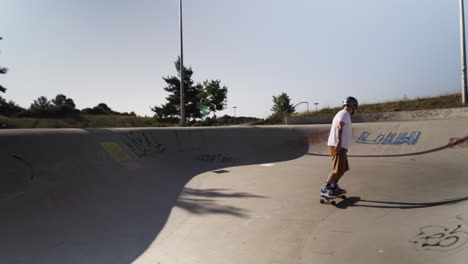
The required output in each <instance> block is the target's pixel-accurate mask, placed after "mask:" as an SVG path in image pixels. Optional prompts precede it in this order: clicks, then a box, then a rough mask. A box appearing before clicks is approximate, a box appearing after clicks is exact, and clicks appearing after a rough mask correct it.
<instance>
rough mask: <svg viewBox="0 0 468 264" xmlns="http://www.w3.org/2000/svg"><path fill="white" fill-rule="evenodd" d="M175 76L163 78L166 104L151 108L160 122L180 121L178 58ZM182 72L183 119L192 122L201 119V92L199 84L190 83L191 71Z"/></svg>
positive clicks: (188, 69)
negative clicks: (166, 95) (167, 93)
mask: <svg viewBox="0 0 468 264" xmlns="http://www.w3.org/2000/svg"><path fill="white" fill-rule="evenodd" d="M174 64H175V67H176V70H177V76H169V77H165V78H164V77H163V80H164V81H165V82H166V83H167V86H166V87H164V90H165V91H166V92H169V93H170V94H169V96H168V97H166V100H167V103H166V104H163V105H161V106H160V107H158V106H155V107H153V108H151V110H152V111H153V112H155V117H156V118H158V119H160V120H171V121H175V120H176V119H178V120H180V57H179V58H178V59H177V61H176V62H175V63H174ZM183 71H184V80H183V82H184V102H185V117H186V118H187V119H191V120H192V121H194V120H195V119H196V118H201V117H202V116H201V114H200V109H199V103H200V99H199V97H198V94H199V93H200V92H201V91H202V89H203V86H202V85H201V84H194V82H193V81H192V75H193V71H192V68H185V67H184V69H183Z"/></svg>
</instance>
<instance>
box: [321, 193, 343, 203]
mask: <svg viewBox="0 0 468 264" xmlns="http://www.w3.org/2000/svg"><path fill="white" fill-rule="evenodd" d="M320 197H321V198H320V203H321V204H327V203H328V204H331V205H336V201H335V199H336V198H341V199H343V200H345V199H346V198H347V197H346V195H345V194H340V195H338V196H336V197H327V196H325V195H320Z"/></svg>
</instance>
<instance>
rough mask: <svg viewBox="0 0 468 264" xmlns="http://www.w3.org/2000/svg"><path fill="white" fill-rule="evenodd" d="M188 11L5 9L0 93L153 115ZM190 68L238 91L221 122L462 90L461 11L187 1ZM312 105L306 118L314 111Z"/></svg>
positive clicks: (82, 2) (290, 1) (396, 4)
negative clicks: (279, 105)
mask: <svg viewBox="0 0 468 264" xmlns="http://www.w3.org/2000/svg"><path fill="white" fill-rule="evenodd" d="M178 3H179V1H178V0H97V1H96V0H0V36H2V37H3V40H2V41H0V50H1V54H0V65H2V66H4V67H8V68H9V72H8V74H6V75H1V76H0V83H1V84H2V85H3V86H5V87H6V88H8V90H7V92H6V93H5V94H0V95H1V96H3V97H4V98H6V99H7V100H13V101H14V102H16V103H17V104H19V105H20V106H22V107H29V106H30V104H31V103H32V102H33V101H34V100H35V99H37V98H38V97H39V96H46V97H47V98H49V99H52V98H53V97H55V96H56V95H57V94H60V93H61V94H65V95H66V96H67V97H69V98H72V99H73V100H74V101H75V104H76V105H77V108H79V109H83V108H86V107H94V106H96V105H97V104H99V103H106V104H107V105H108V106H109V107H111V108H112V109H113V110H115V111H119V112H130V111H134V112H136V113H137V114H138V115H142V116H144V115H148V116H152V115H153V114H154V113H153V112H152V111H151V110H150V107H152V106H155V105H161V104H163V103H165V102H166V100H165V98H166V96H167V95H168V94H167V92H165V91H164V90H163V87H165V82H164V81H163V79H162V77H165V76H172V75H175V74H176V70H175V67H174V61H175V60H176V59H177V57H178V56H179V51H180V47H179V16H178V8H179V7H178ZM183 3H184V64H185V65H186V66H190V67H192V69H193V71H194V75H193V79H194V80H195V81H196V82H203V81H204V80H207V79H208V80H212V79H219V80H221V83H222V85H225V86H227V87H228V108H227V109H226V110H224V111H222V112H220V113H218V116H220V115H223V114H229V115H233V113H234V111H233V106H237V111H236V115H237V116H240V115H242V116H254V117H261V118H264V117H267V116H268V115H270V114H271V107H272V105H273V100H272V97H273V96H274V95H279V94H281V93H282V92H284V93H287V94H288V95H289V97H290V98H291V99H292V103H293V104H297V103H300V102H308V103H309V108H310V109H315V106H314V103H319V105H318V108H322V107H325V106H330V107H335V106H339V105H340V102H341V100H342V98H343V97H345V96H347V95H352V96H355V97H356V98H358V99H359V101H360V103H375V102H383V101H388V100H394V99H402V98H404V97H405V95H406V96H407V97H408V98H416V97H425V96H436V95H441V94H446V93H452V92H459V91H461V77H460V75H461V69H460V64H461V63H460V36H459V9H458V8H459V7H458V0H386V1H384V0H335V1H330V0H287V1H286V0H281V1H280V0H184V2H183ZM306 108H307V107H306V104H301V105H299V106H298V107H297V109H296V110H297V111H298V112H303V111H305V110H306Z"/></svg>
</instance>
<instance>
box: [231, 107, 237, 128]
mask: <svg viewBox="0 0 468 264" xmlns="http://www.w3.org/2000/svg"><path fill="white" fill-rule="evenodd" d="M232 108H234V125H235V124H236V108H237V106H233V107H232Z"/></svg>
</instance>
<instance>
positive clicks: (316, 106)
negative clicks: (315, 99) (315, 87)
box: [314, 103, 319, 111]
mask: <svg viewBox="0 0 468 264" xmlns="http://www.w3.org/2000/svg"><path fill="white" fill-rule="evenodd" d="M318 104H319V103H314V105H315V111H318V109H317V105H318Z"/></svg>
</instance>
